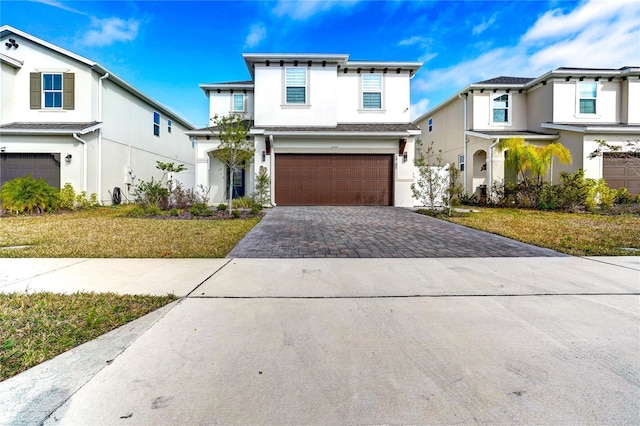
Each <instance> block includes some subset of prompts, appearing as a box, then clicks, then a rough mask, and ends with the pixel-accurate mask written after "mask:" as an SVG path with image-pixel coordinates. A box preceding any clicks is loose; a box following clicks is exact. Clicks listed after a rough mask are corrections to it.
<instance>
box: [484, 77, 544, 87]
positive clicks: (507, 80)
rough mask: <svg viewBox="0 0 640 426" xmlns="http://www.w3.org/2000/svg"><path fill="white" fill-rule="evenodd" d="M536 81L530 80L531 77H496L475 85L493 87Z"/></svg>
mask: <svg viewBox="0 0 640 426" xmlns="http://www.w3.org/2000/svg"><path fill="white" fill-rule="evenodd" d="M532 80H534V79H533V78H529V77H507V76H500V77H496V78H491V79H489V80H483V81H479V82H477V83H474V84H487V85H492V84H527V83H528V82H530V81H532Z"/></svg>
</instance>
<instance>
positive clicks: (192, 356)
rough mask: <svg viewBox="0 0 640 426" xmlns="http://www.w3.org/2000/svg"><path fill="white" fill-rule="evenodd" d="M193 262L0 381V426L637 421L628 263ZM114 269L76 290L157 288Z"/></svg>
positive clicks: (636, 264)
mask: <svg viewBox="0 0 640 426" xmlns="http://www.w3.org/2000/svg"><path fill="white" fill-rule="evenodd" d="M5 261H6V262H10V261H11V260H10V259H6V260H5ZM196 261H197V263H198V264H197V265H194V264H192V263H191V262H183V261H180V260H179V259H176V260H175V261H174V260H164V261H163V262H166V263H165V265H164V270H167V271H169V270H172V271H173V274H174V276H182V279H181V281H182V284H181V285H182V288H187V287H188V286H189V285H190V286H191V290H189V291H187V292H186V293H187V294H188V295H187V297H185V298H183V299H181V300H180V301H179V302H176V303H174V304H172V305H169V306H167V307H165V308H163V309H161V310H159V311H157V312H154V313H153V314H151V315H149V316H147V317H143V318H142V319H140V320H137V321H136V322H134V323H131V324H128V325H126V326H124V327H121V328H120V329H118V330H116V331H114V332H112V333H109V334H108V335H105V336H103V337H101V338H99V339H97V340H95V341H92V342H89V343H88V344H86V345H83V346H80V347H79V348H77V349H74V350H72V351H69V352H67V353H65V354H63V355H61V356H59V357H57V358H56V359H54V360H52V361H49V362H46V363H44V364H41V365H39V366H37V367H35V368H33V369H31V370H29V371H27V372H25V373H23V374H21V375H18V376H16V377H14V378H12V379H9V380H6V381H5V382H2V383H0V407H2V409H0V424H5V423H6V424H16V425H19V424H40V423H41V422H43V421H44V423H45V424H50V425H77V424H128V425H133V424H136V425H138V424H139V425H148V424H381V423H385V424H386V423H394V424H398V423H402V424H405V423H410V424H454V423H455V424H460V423H485V424H488V423H491V424H638V423H639V422H640V359H639V358H638V346H639V341H640V340H639V339H640V307H639V306H640V304H639V295H640V258H638V257H629V258H576V257H547V258H542V257H523V258H464V259H463V258H448V259H447V258H438V259H286V260H283V259H227V260H224V263H223V264H217V263H216V264H211V263H208V262H210V261H209V260H206V259H202V260H199V261H198V260H193V262H196ZM6 262H0V263H1V266H2V267H3V268H6V267H8V266H9V265H10V264H9V263H6ZM96 262H99V260H96ZM33 263H34V268H35V269H37V270H38V271H39V275H38V276H39V277H43V278H45V279H41V280H39V281H38V283H39V285H41V286H46V276H47V275H48V273H47V272H46V270H45V269H46V268H45V267H38V266H37V265H38V260H37V259H33ZM117 263H118V265H114V263H113V260H110V263H108V265H111V266H117V267H116V268H113V270H114V271H121V272H119V273H117V274H113V275H111V276H110V277H102V276H100V275H98V274H100V272H101V271H102V270H103V269H104V268H97V269H96V271H97V272H96V274H97V275H96V276H95V277H93V281H95V282H94V284H93V287H92V288H93V289H97V288H98V287H99V283H102V286H103V287H104V289H105V290H109V289H113V287H112V286H113V285H114V283H121V284H120V285H122V286H123V287H124V288H127V289H129V288H131V287H130V286H131V283H126V282H125V281H126V275H123V276H122V277H117V279H115V278H116V277H114V275H119V274H126V273H125V272H124V271H128V272H127V273H128V274H132V275H131V276H132V277H135V280H136V285H137V286H138V288H139V289H140V292H145V291H144V290H145V289H146V288H151V289H158V288H162V287H158V286H157V285H156V284H155V283H154V282H152V281H153V280H155V279H157V278H158V277H157V276H155V275H148V274H145V273H141V271H143V270H144V269H145V268H147V267H148V266H149V265H148V264H147V263H145V262H139V261H138V260H136V259H120V260H117ZM105 265H107V264H105ZM207 265H208V267H209V268H210V274H207V273H206V272H205V269H206V266H207ZM194 266H195V267H196V269H195V271H197V273H195V274H193V273H191V269H192V268H194ZM64 270H68V271H71V270H72V269H71V268H62V269H57V270H55V271H53V272H52V273H53V274H55V275H56V276H57V277H58V275H59V274H60V273H61V272H62V271H64ZM83 270H84V271H88V268H86V269H83ZM11 276H12V282H21V283H23V284H24V283H26V282H27V281H28V280H27V281H21V280H19V279H18V277H16V276H15V275H11ZM202 276H206V277H207V278H205V279H204V281H201V280H202ZM88 279H89V278H88ZM146 279H149V280H150V281H149V282H147V281H146ZM42 289H45V288H42Z"/></svg>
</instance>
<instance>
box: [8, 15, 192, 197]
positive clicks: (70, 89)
mask: <svg viewBox="0 0 640 426" xmlns="http://www.w3.org/2000/svg"><path fill="white" fill-rule="evenodd" d="M0 62H1V66H2V70H1V74H0V98H1V102H2V103H1V108H0V184H2V183H4V182H6V181H8V180H11V179H13V178H15V177H22V176H25V175H26V174H31V175H32V176H33V177H36V178H44V179H45V180H47V181H48V183H49V184H50V185H52V186H54V187H56V188H60V187H62V186H63V185H64V184H65V183H67V182H69V183H71V184H72V185H73V187H74V189H75V190H76V192H80V191H86V193H87V194H91V193H96V194H97V195H98V199H99V201H100V202H101V203H104V204H110V203H111V202H112V196H113V194H114V192H117V191H116V190H115V189H114V188H119V189H120V193H121V200H122V201H125V200H126V198H129V199H130V198H131V197H132V194H131V192H130V188H131V186H132V184H134V183H137V182H138V179H143V180H147V181H148V180H150V179H151V177H155V178H156V179H157V178H159V177H160V176H161V172H160V171H159V170H157V169H156V161H162V162H174V163H177V164H184V165H185V166H186V167H187V169H188V170H187V172H185V173H182V174H180V176H178V177H177V179H178V180H180V181H182V183H183V184H184V185H185V186H186V187H187V188H193V181H194V174H193V172H194V147H193V143H192V141H191V140H190V138H189V137H188V136H187V135H185V131H187V130H191V129H193V128H194V127H193V126H192V125H191V124H189V123H188V122H187V121H186V120H184V119H182V118H181V117H179V116H177V115H176V114H174V113H173V112H171V111H170V110H169V109H168V108H166V107H164V106H163V105H161V104H159V103H158V102H156V101H154V100H153V99H151V98H149V97H148V96H146V95H144V94H143V93H141V92H140V91H138V90H137V89H135V88H134V87H132V86H131V85H129V84H127V83H126V82H125V81H123V80H122V79H120V78H118V77H117V76H115V75H114V74H113V73H111V72H110V71H108V70H106V69H105V68H104V67H102V66H101V65H99V64H97V63H95V62H93V61H91V60H89V59H86V58H83V57H82V56H79V55H76V54H74V53H72V52H69V51H67V50H64V49H62V48H60V47H58V46H55V45H53V44H51V43H48V42H46V41H44V40H40V39H38V38H36V37H34V36H32V35H30V34H27V33H25V32H22V31H20V30H17V29H15V28H12V27H9V26H6V25H5V26H2V27H0ZM134 178H135V179H134Z"/></svg>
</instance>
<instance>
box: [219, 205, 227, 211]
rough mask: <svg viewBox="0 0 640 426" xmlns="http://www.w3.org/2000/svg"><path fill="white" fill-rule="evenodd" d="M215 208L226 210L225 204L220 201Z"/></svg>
mask: <svg viewBox="0 0 640 426" xmlns="http://www.w3.org/2000/svg"><path fill="white" fill-rule="evenodd" d="M217 209H218V210H220V211H222V210H226V209H227V205H226V204H225V203H220V204H218V207H217Z"/></svg>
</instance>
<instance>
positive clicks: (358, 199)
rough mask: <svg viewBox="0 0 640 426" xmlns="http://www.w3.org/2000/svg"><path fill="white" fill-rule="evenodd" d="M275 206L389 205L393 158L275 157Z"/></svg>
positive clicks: (371, 156) (368, 156) (303, 155)
mask: <svg viewBox="0 0 640 426" xmlns="http://www.w3.org/2000/svg"><path fill="white" fill-rule="evenodd" d="M275 184H276V185H275V186H276V188H275V189H276V191H275V198H276V204H278V205H283V206H317V205H330V206H364V205H368V206H370V205H376V206H390V205H391V204H392V202H393V191H392V188H393V156H392V155H338V154H335V155H334V154H277V155H276V179H275Z"/></svg>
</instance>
